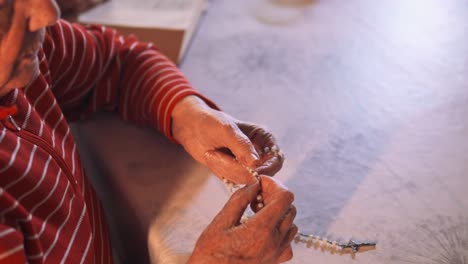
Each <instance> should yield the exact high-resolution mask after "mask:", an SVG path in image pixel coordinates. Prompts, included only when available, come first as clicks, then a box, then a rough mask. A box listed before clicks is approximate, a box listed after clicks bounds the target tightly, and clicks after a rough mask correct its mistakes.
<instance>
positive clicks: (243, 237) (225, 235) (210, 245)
mask: <svg viewBox="0 0 468 264" xmlns="http://www.w3.org/2000/svg"><path fill="white" fill-rule="evenodd" d="M260 189H261V190H262V192H261V194H262V196H263V203H264V207H263V208H262V209H261V210H259V211H258V212H257V213H256V214H255V215H254V216H253V217H252V218H250V219H248V220H247V221H245V222H244V223H242V224H241V223H240V219H241V217H242V215H243V212H244V211H245V209H246V208H247V206H248V205H249V204H253V205H255V204H256V199H257V195H258V194H259V191H260ZM293 200H294V195H293V194H292V193H291V192H290V191H288V190H287V189H286V188H285V187H284V186H283V185H282V184H280V183H279V182H278V181H276V180H275V179H273V178H270V177H267V176H261V180H260V183H258V182H257V183H255V184H252V185H247V186H245V187H244V188H242V189H239V190H237V191H236V192H235V193H234V194H233V195H232V197H231V198H230V199H229V201H228V202H227V203H226V205H225V206H224V208H223V209H222V210H221V211H220V212H219V213H218V215H217V216H216V217H215V218H214V219H213V221H212V222H211V224H210V225H209V226H208V227H207V228H206V229H205V231H203V233H202V234H201V236H200V238H199V239H198V241H197V244H196V246H195V249H194V252H193V254H192V256H191V257H190V259H189V262H188V263H207V264H210V263H216V264H220V263H247V264H248V263H252V264H260V263H265V264H267V263H268V264H269V263H281V262H285V261H288V260H290V259H291V258H292V255H293V253H292V248H291V241H292V240H293V239H294V237H295V235H296V233H297V231H298V230H297V226H296V225H295V224H294V223H293V221H294V218H295V216H296V208H295V207H294V205H293V204H292V202H293Z"/></svg>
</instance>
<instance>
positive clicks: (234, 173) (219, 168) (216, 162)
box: [205, 150, 257, 184]
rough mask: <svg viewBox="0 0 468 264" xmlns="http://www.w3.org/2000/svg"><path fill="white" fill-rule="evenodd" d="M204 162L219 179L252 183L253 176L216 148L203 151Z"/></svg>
mask: <svg viewBox="0 0 468 264" xmlns="http://www.w3.org/2000/svg"><path fill="white" fill-rule="evenodd" d="M205 164H206V166H208V167H209V168H210V169H211V171H213V173H214V174H215V175H216V176H217V177H218V178H220V179H227V180H228V181H231V182H234V183H236V184H252V183H254V182H256V181H257V180H256V179H255V177H254V176H253V175H252V174H251V173H250V172H249V171H248V170H247V169H246V168H245V167H244V166H242V164H240V163H239V162H238V161H237V160H235V159H234V158H233V157H232V156H230V155H228V154H226V153H223V152H221V151H218V150H210V151H207V152H205Z"/></svg>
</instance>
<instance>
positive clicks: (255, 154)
mask: <svg viewBox="0 0 468 264" xmlns="http://www.w3.org/2000/svg"><path fill="white" fill-rule="evenodd" d="M250 156H251V157H252V158H253V159H254V161H258V160H259V159H260V157H259V156H258V154H257V153H250Z"/></svg>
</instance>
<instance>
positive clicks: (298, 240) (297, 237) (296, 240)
mask: <svg viewBox="0 0 468 264" xmlns="http://www.w3.org/2000/svg"><path fill="white" fill-rule="evenodd" d="M300 241H301V237H300V236H299V235H296V237H294V243H296V244H297V243H299V242H300Z"/></svg>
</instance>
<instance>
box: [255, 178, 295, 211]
mask: <svg viewBox="0 0 468 264" xmlns="http://www.w3.org/2000/svg"><path fill="white" fill-rule="evenodd" d="M259 178H260V185H261V188H262V192H261V194H260V197H258V198H259V199H256V200H255V201H253V202H252V203H251V204H250V207H251V209H252V211H254V212H258V211H260V209H262V208H263V207H264V205H265V203H271V201H272V199H273V198H274V197H275V195H276V194H278V193H283V192H288V189H287V188H286V186H284V185H283V184H282V183H281V182H280V181H278V180H276V179H273V178H270V177H268V176H265V175H260V176H259ZM293 199H294V196H293ZM259 204H261V207H260V206H259Z"/></svg>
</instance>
